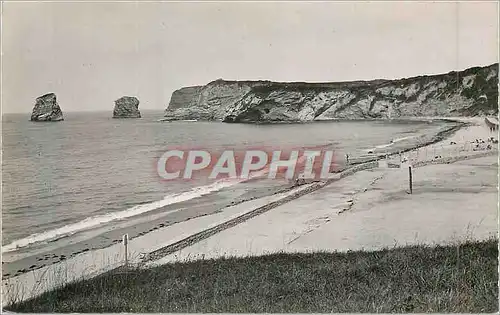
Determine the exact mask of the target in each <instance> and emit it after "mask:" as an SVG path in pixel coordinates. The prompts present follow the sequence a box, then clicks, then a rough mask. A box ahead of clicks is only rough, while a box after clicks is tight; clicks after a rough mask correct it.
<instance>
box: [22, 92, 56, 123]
mask: <svg viewBox="0 0 500 315" xmlns="http://www.w3.org/2000/svg"><path fill="white" fill-rule="evenodd" d="M30 120H31V121H62V120H64V118H63V113H62V110H61V108H60V107H59V104H58V103H57V97H56V95H55V94H54V93H48V94H45V95H42V96H40V97H37V99H36V101H35V106H34V107H33V111H32V112H31V119H30Z"/></svg>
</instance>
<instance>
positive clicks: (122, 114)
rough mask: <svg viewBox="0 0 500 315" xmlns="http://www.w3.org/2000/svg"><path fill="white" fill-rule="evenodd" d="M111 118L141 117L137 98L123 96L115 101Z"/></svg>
mask: <svg viewBox="0 0 500 315" xmlns="http://www.w3.org/2000/svg"><path fill="white" fill-rule="evenodd" d="M113 118H141V112H140V111H139V100H138V99H137V98H136V97H133V96H123V97H121V98H119V99H117V100H116V101H115V109H114V110H113Z"/></svg>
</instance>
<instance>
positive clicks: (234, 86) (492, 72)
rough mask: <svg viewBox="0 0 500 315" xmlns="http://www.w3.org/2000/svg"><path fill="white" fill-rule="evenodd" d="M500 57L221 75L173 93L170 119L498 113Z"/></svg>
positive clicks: (261, 119)
mask: <svg viewBox="0 0 500 315" xmlns="http://www.w3.org/2000/svg"><path fill="white" fill-rule="evenodd" d="M497 102H498V63H496V64H493V65H490V66H487V67H474V68H470V69H467V70H464V71H460V72H450V73H447V74H440V75H432V76H419V77H413V78H408V79H399V80H373V81H356V82H339V83H302V82H294V83H279V82H269V81H223V80H217V81H214V82H211V83H209V84H207V85H205V86H196V87H188V88H182V89H180V90H177V91H175V92H174V93H173V94H172V98H171V100H170V104H169V106H168V108H167V109H166V111H165V117H166V118H167V119H198V120H221V121H226V122H278V121H311V120H320V119H332V118H342V119H360V118H398V117H418V116H475V115H482V114H496V113H498V105H497V104H498V103H497Z"/></svg>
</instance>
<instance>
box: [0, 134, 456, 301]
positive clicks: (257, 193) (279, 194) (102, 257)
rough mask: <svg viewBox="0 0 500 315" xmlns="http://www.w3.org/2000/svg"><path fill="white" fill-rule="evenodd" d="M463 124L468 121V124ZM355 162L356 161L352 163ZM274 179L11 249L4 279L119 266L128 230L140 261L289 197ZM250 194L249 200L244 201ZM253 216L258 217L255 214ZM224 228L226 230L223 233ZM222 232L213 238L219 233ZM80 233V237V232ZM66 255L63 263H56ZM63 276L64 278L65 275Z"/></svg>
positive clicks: (407, 144) (407, 145)
mask: <svg viewBox="0 0 500 315" xmlns="http://www.w3.org/2000/svg"><path fill="white" fill-rule="evenodd" d="M461 125H462V126H463V124H461ZM457 130H458V126H457V125H456V124H447V126H445V127H443V129H442V130H441V131H440V132H438V133H437V134H434V135H426V136H425V137H426V138H425V139H426V141H427V143H435V142H438V141H440V140H442V139H443V138H445V137H447V136H450V134H453V133H456V132H457ZM415 140H418V141H415ZM422 145H423V144H422V138H412V140H410V141H401V142H398V143H397V146H396V145H394V146H391V148H390V151H388V150H384V151H383V152H375V154H373V155H371V156H368V157H365V158H364V159H367V160H370V161H376V160H377V159H378V158H379V157H380V156H382V155H385V154H387V153H388V152H390V153H391V154H394V153H397V152H401V151H405V150H411V148H412V147H413V148H415V147H418V146H422ZM361 162H362V161H355V163H357V164H358V165H357V166H360V167H357V166H354V168H358V169H361V168H363V167H364V165H366V166H368V167H373V165H368V164H363V165H361V164H360V163H361ZM372 164H373V163H372ZM349 167H353V166H352V165H350V166H349ZM354 172H355V171H354V170H353V169H352V168H351V169H349V170H348V171H345V172H344V173H345V176H347V175H349V174H352V173H354ZM271 182H272V183H270V184H269V185H268V186H266V185H264V186H263V187H261V188H260V189H255V188H256V187H253V188H254V189H251V190H250V189H248V188H249V187H246V188H245V187H244V186H240V188H239V189H240V193H239V196H238V197H237V198H236V199H235V194H234V191H233V190H234V188H231V189H228V190H227V195H225V194H224V192H221V193H220V194H214V195H209V196H204V197H201V198H197V199H193V200H190V201H188V202H185V203H179V204H176V205H171V206H167V207H164V208H162V209H158V210H157V211H154V212H151V214H149V215H148V216H146V217H140V218H132V220H126V221H125V222H117V223H114V224H113V226H112V227H111V228H110V229H109V230H107V231H105V233H103V234H100V235H99V236H98V237H96V238H95V239H94V240H95V241H94V242H89V240H88V239H86V240H85V241H82V242H78V241H75V242H74V243H72V244H68V245H67V246H65V247H62V248H57V249H51V248H50V244H47V245H48V246H47V245H46V246H45V247H44V248H43V249H41V250H40V252H39V253H37V254H36V255H29V254H24V255H26V256H24V257H23V253H22V252H19V253H16V254H14V255H11V257H10V259H9V257H8V255H7V256H4V261H3V262H2V267H3V268H2V269H3V270H4V277H7V278H10V279H9V280H12V281H7V282H5V281H4V285H5V286H10V285H12V284H14V283H16V282H17V283H18V284H19V283H23V285H22V286H23V287H29V284H30V283H36V282H38V281H39V280H40V278H41V277H44V280H45V281H44V283H46V284H47V283H48V284H47V289H49V287H53V286H54V285H56V284H57V281H55V280H54V278H50V277H49V278H47V277H46V275H47V273H51V274H57V273H58V272H57V271H55V270H57V269H61V268H63V269H65V270H66V271H65V273H66V274H67V273H68V268H69V267H68V266H69V265H71V266H72V267H71V268H73V269H75V268H76V269H78V271H75V272H74V275H73V276H72V277H76V278H73V279H79V278H80V277H81V276H83V275H85V276H90V275H92V274H98V273H102V272H105V271H106V270H110V269H112V268H116V267H117V266H118V265H120V264H122V263H123V257H121V258H120V255H121V256H123V249H122V246H121V244H120V242H121V237H122V235H123V234H125V233H128V234H129V236H130V237H131V238H132V241H131V242H130V244H131V248H133V250H132V249H131V250H132V251H131V252H133V255H136V256H134V257H131V258H130V259H131V260H132V261H134V262H139V261H140V259H138V257H137V255H139V254H140V253H149V252H152V251H157V250H160V249H161V248H164V247H165V246H169V244H170V245H171V244H173V243H175V242H174V241H175V240H177V241H179V240H182V237H189V236H190V235H192V234H193V233H195V232H194V231H198V232H199V231H203V230H205V229H206V228H207V226H211V225H213V224H215V223H214V222H219V224H222V223H224V222H225V221H227V220H228V216H231V213H233V211H236V212H238V211H239V213H246V212H249V211H251V208H252V207H256V206H257V205H260V206H261V207H262V206H265V205H266V204H268V203H270V202H272V199H269V198H278V200H279V198H283V195H284V194H285V195H286V194H287V193H293V190H294V188H292V187H291V185H290V184H284V183H276V182H275V181H271ZM250 184H251V183H250ZM259 185H260V184H259ZM299 188H300V187H299ZM296 189H297V188H295V190H296ZM247 191H250V192H247ZM236 195H238V194H236ZM224 196H225V197H224ZM266 196H268V197H266ZM273 196H275V197H273ZM302 198H304V197H302ZM302 198H301V199H302ZM306 199H307V198H306ZM245 200H247V201H246V202H243V201H245ZM299 200H300V199H299ZM240 202H243V203H240ZM234 209H239V210H234ZM181 210H182V211H181ZM272 212H274V210H273V211H272ZM259 217H260V216H259ZM133 219H135V220H133ZM249 222H256V221H255V219H252V220H251V221H249ZM233 229H234V228H231V229H229V230H233ZM175 231H177V233H176V232H175ZM219 234H220V235H223V234H222V233H219ZM219 234H217V235H216V236H212V237H210V238H209V239H213V237H218V235H219ZM157 238H160V240H157ZM75 239H76V240H77V238H75ZM110 245H111V246H110ZM56 246H57V244H54V247H56ZM99 248H100V249H99ZM264 248H265V247H264ZM61 261H62V262H63V263H59V264H56V263H57V262H61ZM69 261H71V263H69ZM51 264H54V265H53V266H54V268H52V267H51V266H50V265H51ZM49 267H50V268H49ZM71 268H69V269H71ZM87 269H90V270H87ZM33 270H34V271H33ZM28 271H33V272H28ZM7 274H8V275H7ZM57 277H59V278H60V275H59V276H57ZM67 280H68V279H66V280H65V281H67ZM30 295H31V294H30Z"/></svg>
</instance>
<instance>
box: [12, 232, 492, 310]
mask: <svg viewBox="0 0 500 315" xmlns="http://www.w3.org/2000/svg"><path fill="white" fill-rule="evenodd" d="M497 259H498V241H497V240H489V241H484V242H474V243H473V242H469V243H466V244H462V245H460V247H457V246H439V247H425V246H412V247H403V248H396V249H391V250H383V251H378V252H348V253H312V254H274V255H269V256H262V257H250V258H239V259H236V258H230V259H217V260H205V261H196V262H189V263H175V264H169V265H164V266H160V267H157V268H152V269H149V270H133V271H130V272H129V273H128V274H124V273H121V274H118V273H109V274H105V275H102V276H99V277H97V278H94V279H91V280H87V281H82V282H78V283H73V284H70V285H68V286H66V287H64V288H61V289H58V290H55V291H52V292H48V293H45V294H43V295H41V296H40V297H38V298H36V299H33V300H29V301H25V302H22V303H19V304H16V305H11V306H10V307H8V309H9V310H11V311H17V312H65V313H70V312H89V313H90V312H158V313H159V312H206V313H209V312H233V313H237V312H247V313H251V312H272V313H280V312H304V313H306V312H353V313H354V312H386V313H389V312H462V313H477V312H488V313H493V312H496V311H498V287H497V283H498V260H497Z"/></svg>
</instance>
